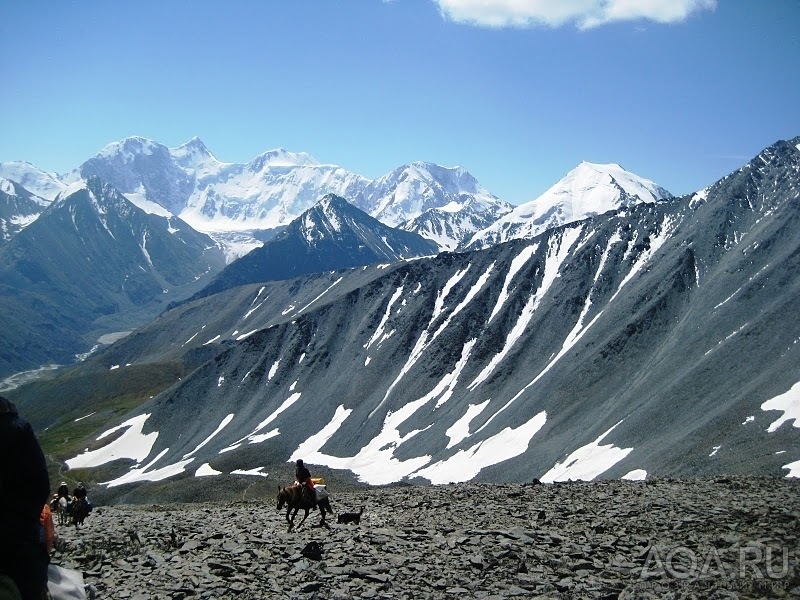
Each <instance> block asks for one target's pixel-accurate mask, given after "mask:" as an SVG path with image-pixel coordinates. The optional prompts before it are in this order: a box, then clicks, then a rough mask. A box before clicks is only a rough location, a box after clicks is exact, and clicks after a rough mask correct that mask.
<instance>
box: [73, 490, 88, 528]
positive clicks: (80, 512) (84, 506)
mask: <svg viewBox="0 0 800 600" xmlns="http://www.w3.org/2000/svg"><path fill="white" fill-rule="evenodd" d="M69 514H70V516H71V517H72V524H73V525H75V529H78V525H83V521H84V520H85V519H86V517H88V516H89V503H88V502H86V498H73V499H72V502H70V504H69Z"/></svg>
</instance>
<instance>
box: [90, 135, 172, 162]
mask: <svg viewBox="0 0 800 600" xmlns="http://www.w3.org/2000/svg"><path fill="white" fill-rule="evenodd" d="M159 148H163V146H162V145H161V144H159V143H158V142H154V141H153V140H150V139H147V138H143V137H140V136H138V135H135V136H131V137H127V138H125V139H122V140H119V141H118V142H111V143H110V144H107V145H106V146H105V147H104V148H103V149H102V150H100V152H98V153H97V157H98V158H114V157H118V158H119V159H122V160H124V161H125V162H132V161H133V160H134V158H135V157H136V156H137V155H141V154H154V153H155V152H157V151H158V149H159Z"/></svg>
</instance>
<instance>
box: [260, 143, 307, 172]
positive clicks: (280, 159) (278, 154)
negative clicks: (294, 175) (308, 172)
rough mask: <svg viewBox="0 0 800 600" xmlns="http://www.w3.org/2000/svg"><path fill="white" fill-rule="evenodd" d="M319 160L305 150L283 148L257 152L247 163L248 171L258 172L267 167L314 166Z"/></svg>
mask: <svg viewBox="0 0 800 600" xmlns="http://www.w3.org/2000/svg"><path fill="white" fill-rule="evenodd" d="M319 165H320V162H319V161H318V160H317V159H316V158H314V157H313V156H311V155H310V154H307V153H305V152H289V151H288V150H284V149H283V148H276V149H275V150H269V151H267V152H264V153H263V154H259V155H258V156H257V157H255V158H254V159H253V160H251V161H250V162H249V163H248V164H247V168H248V170H250V171H254V172H258V171H262V170H264V169H265V168H267V167H315V166H319Z"/></svg>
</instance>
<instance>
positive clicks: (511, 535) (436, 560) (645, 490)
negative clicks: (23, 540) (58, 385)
mask: <svg viewBox="0 0 800 600" xmlns="http://www.w3.org/2000/svg"><path fill="white" fill-rule="evenodd" d="M331 491H332V505H333V509H334V511H335V513H341V512H350V511H355V510H358V508H359V507H360V506H362V505H363V506H364V507H365V510H364V514H363V516H362V519H361V522H360V524H358V525H355V524H349V525H339V524H337V523H336V515H334V516H333V518H330V517H329V523H330V528H326V527H318V526H316V525H317V524H318V523H319V515H318V514H313V515H312V516H310V517H309V519H308V521H306V524H305V525H303V526H302V527H300V528H298V529H297V530H296V531H293V532H288V531H287V526H286V522H285V520H284V518H283V514H279V513H278V512H277V510H276V504H275V502H274V501H273V499H272V498H265V499H264V502H263V503H256V502H251V501H248V502H232V503H204V504H193V505H192V504H181V505H149V506H122V505H120V506H108V507H97V508H96V509H95V511H94V512H93V513H92V515H91V516H90V517H89V519H88V520H87V522H86V524H85V527H83V528H81V529H80V530H78V531H76V530H75V529H74V528H72V527H69V528H67V527H59V530H58V533H59V536H60V539H59V542H58V544H57V550H55V551H54V553H53V557H52V561H53V563H54V564H60V565H62V566H65V567H68V568H72V569H76V570H78V571H82V572H83V574H84V577H85V581H86V583H87V587H88V588H89V591H90V592H91V593H93V594H95V596H96V597H97V598H131V599H133V598H136V599H138V598H148V599H156V598H158V599H161V598H170V599H182V598H194V597H197V598H237V599H245V598H339V599H346V598H398V599H400V598H403V599H415V600H417V599H420V598H508V597H517V598H538V597H542V598H760V597H794V598H797V597H800V564H798V560H800V547H799V546H800V482H798V481H797V480H789V479H777V478H774V479H761V478H727V477H720V478H717V479H713V480H689V481H684V480H667V479H656V480H652V481H648V482H627V481H602V482H592V483H587V482H570V483H561V484H552V485H549V484H548V485H544V484H516V485H486V484H464V485H452V486H433V487H423V486H420V487H418V486H400V487H391V488H379V489H368V490H354V491H343V492H341V493H336V490H331ZM310 542H317V543H319V544H320V545H321V549H322V552H321V557H313V556H311V557H309V556H306V555H304V553H303V550H304V549H305V548H306V546H307V545H308V544H309V543H310Z"/></svg>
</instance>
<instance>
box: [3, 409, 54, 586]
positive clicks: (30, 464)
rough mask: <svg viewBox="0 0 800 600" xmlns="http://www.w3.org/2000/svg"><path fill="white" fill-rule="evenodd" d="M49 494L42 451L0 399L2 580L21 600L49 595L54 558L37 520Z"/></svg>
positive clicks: (25, 425) (23, 422)
mask: <svg viewBox="0 0 800 600" xmlns="http://www.w3.org/2000/svg"><path fill="white" fill-rule="evenodd" d="M49 495H50V480H49V479H48V476H47V463H46V462H45V459H44V453H43V452H42V447H41V446H40V445H39V441H38V440H37V439H36V435H35V434H34V433H33V429H32V428H31V426H30V423H28V422H27V421H26V420H25V419H23V418H22V417H20V416H19V413H17V408H16V406H14V403H13V402H11V401H10V400H7V399H6V398H3V397H2V396H0V540H1V542H0V575H3V576H5V577H9V578H10V579H11V580H12V581H13V582H14V583H15V584H16V586H17V589H18V590H19V592H20V595H21V596H22V598H23V600H28V599H30V600H41V599H42V598H43V597H44V596H45V594H46V593H47V565H48V563H49V562H50V557H49V555H48V553H47V548H46V546H45V536H44V528H43V527H42V523H41V521H40V520H39V515H40V514H41V512H42V506H44V504H45V502H47V497H48V496H49Z"/></svg>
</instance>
